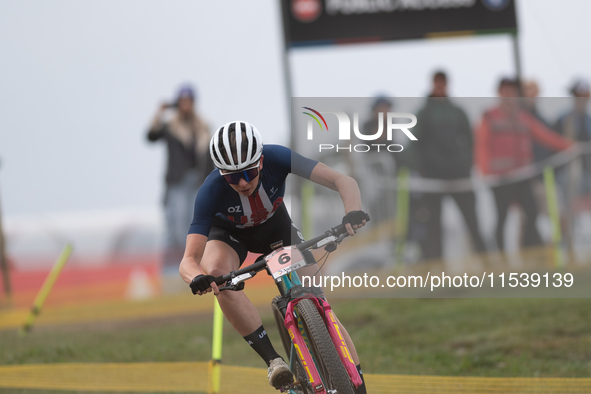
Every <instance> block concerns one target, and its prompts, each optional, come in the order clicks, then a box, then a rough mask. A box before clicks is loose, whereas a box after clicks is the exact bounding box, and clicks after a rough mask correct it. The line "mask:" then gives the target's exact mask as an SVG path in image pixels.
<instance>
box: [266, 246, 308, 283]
mask: <svg viewBox="0 0 591 394" xmlns="http://www.w3.org/2000/svg"><path fill="white" fill-rule="evenodd" d="M305 265H306V260H304V256H303V255H302V253H301V252H300V251H299V250H298V248H296V247H295V246H286V247H285V248H281V249H278V250H276V251H275V252H273V253H272V254H270V255H269V256H268V257H267V267H269V271H271V275H273V279H277V278H279V277H280V276H283V275H285V274H289V273H290V272H292V271H295V270H297V269H298V268H302V267H303V266H305Z"/></svg>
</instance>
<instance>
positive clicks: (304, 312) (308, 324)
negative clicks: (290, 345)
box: [296, 300, 356, 394]
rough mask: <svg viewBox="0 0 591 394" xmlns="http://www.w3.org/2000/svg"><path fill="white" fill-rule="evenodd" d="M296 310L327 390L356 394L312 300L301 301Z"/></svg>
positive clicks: (340, 393)
mask: <svg viewBox="0 0 591 394" xmlns="http://www.w3.org/2000/svg"><path fill="white" fill-rule="evenodd" d="M296 309H297V311H298V313H299V315H300V318H301V319H302V321H303V323H304V329H305V331H306V334H307V337H308V341H309V342H310V353H312V355H313V357H314V360H315V362H316V365H317V367H318V372H319V373H320V375H321V376H322V379H323V381H324V384H325V385H326V386H327V387H326V389H327V390H336V391H337V393H339V394H355V391H356V390H355V388H354V386H353V384H352V383H351V379H349V374H348V373H347V370H346V369H345V367H344V366H343V363H342V362H341V359H340V357H339V355H338V353H337V350H336V349H335V347H334V344H333V342H332V340H331V338H330V335H329V334H328V330H327V329H326V326H325V324H324V320H323V319H322V317H321V316H320V314H319V313H318V309H316V306H315V305H314V303H313V302H312V301H310V300H302V301H300V302H299V303H298V304H297V306H296Z"/></svg>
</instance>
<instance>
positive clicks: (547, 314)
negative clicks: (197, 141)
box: [0, 299, 591, 393]
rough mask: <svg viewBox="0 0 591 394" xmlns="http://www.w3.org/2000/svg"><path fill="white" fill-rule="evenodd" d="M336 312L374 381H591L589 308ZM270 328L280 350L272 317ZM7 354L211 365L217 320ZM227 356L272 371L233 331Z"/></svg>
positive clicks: (470, 305)
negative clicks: (395, 377)
mask: <svg viewBox="0 0 591 394" xmlns="http://www.w3.org/2000/svg"><path fill="white" fill-rule="evenodd" d="M333 306H334V309H335V311H336V313H337V315H338V316H339V318H340V319H341V321H342V322H343V323H344V324H345V326H346V327H347V328H348V330H349V332H350V333H351V335H352V337H353V339H354V341H355V343H356V346H357V349H358V352H359V354H360V357H361V360H362V365H363V368H364V371H365V372H369V373H384V374H413V375H464V376H523V377H527V376H544V377H588V376H590V375H591V314H590V313H589V310H590V306H591V301H590V300H587V299H508V300H504V299H447V300H446V299H443V300H425V299H422V300H421V299H358V300H333ZM263 321H264V324H265V327H266V328H267V330H268V331H269V333H270V336H271V338H272V340H273V342H274V344H275V346H276V348H277V349H278V350H279V349H280V348H281V342H280V341H279V338H278V334H277V329H276V328H275V322H274V321H273V319H272V315H271V314H270V311H267V312H264V313H263ZM0 348H1V349H2V352H0V364H23V363H55V362H139V361H203V360H208V359H209V358H210V351H211V350H210V349H211V316H207V315H205V316H194V317H186V318H175V319H171V320H168V321H165V320H159V321H148V322H135V323H125V324H105V323H99V324H97V325H84V326H70V327H52V328H49V327H46V328H39V329H37V330H36V331H33V332H32V334H31V335H29V336H28V337H26V338H24V339H23V338H18V337H17V335H16V333H15V332H14V331H3V332H0ZM223 354H224V362H225V363H227V364H230V365H245V366H255V367H264V364H263V363H262V361H261V360H260V359H259V358H258V357H257V356H256V354H254V353H253V351H252V350H251V349H250V348H249V347H248V346H247V345H246V344H245V343H244V340H243V339H242V338H241V337H240V336H239V335H238V334H237V333H235V332H234V330H233V329H232V328H231V327H230V326H229V324H228V323H227V322H226V323H225V332H224V351H223ZM0 391H1V390H0ZM15 392H16V391H15ZM18 392H19V393H21V392H24V391H20V390H19V391H18ZM32 392H33V391H32ZM35 392H36V393H37V391H35Z"/></svg>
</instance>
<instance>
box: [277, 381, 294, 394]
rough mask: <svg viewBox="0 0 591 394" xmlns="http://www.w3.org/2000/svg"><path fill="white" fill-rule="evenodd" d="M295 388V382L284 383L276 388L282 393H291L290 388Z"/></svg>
mask: <svg viewBox="0 0 591 394" xmlns="http://www.w3.org/2000/svg"><path fill="white" fill-rule="evenodd" d="M294 388H295V382H294V383H286V384H284V385H283V386H281V387H280V388H278V390H279V391H280V392H282V393H288V394H290V393H292V391H291V390H293V389H294Z"/></svg>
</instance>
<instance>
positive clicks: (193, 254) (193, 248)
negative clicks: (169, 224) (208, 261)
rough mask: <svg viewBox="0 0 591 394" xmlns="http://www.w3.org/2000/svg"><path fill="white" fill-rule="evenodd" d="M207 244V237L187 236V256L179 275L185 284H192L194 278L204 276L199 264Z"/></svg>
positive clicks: (180, 267)
mask: <svg viewBox="0 0 591 394" xmlns="http://www.w3.org/2000/svg"><path fill="white" fill-rule="evenodd" d="M206 243H207V237H206V236H205V235H202V234H189V235H187V246H186V247H185V255H184V256H183V259H182V260H181V265H180V266H179V273H180V274H181V277H182V278H183V280H184V281H185V282H187V283H191V281H192V280H193V278H194V277H196V276H197V275H201V274H203V271H202V270H201V268H200V267H199V264H200V263H201V258H202V257H203V251H204V250H205V244H206Z"/></svg>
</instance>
